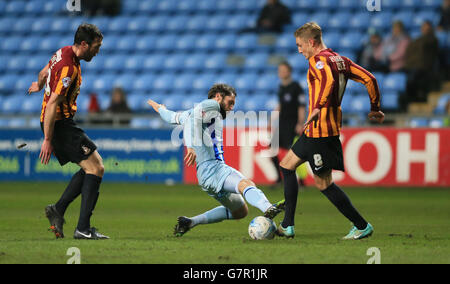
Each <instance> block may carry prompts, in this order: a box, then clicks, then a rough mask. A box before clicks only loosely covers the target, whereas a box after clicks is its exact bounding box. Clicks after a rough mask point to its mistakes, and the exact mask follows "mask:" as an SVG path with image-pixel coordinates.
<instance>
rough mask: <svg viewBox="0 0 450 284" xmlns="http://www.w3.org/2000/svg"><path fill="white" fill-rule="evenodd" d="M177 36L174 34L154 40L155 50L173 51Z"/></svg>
mask: <svg viewBox="0 0 450 284" xmlns="http://www.w3.org/2000/svg"><path fill="white" fill-rule="evenodd" d="M176 42H177V36H176V35H174V34H169V35H162V36H160V37H158V38H157V39H156V46H155V47H156V49H157V50H161V51H171V50H174V49H175V45H176Z"/></svg>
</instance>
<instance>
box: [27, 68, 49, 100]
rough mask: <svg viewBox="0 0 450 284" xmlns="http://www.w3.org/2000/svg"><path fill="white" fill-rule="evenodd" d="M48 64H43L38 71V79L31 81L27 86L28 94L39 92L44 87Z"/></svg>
mask: <svg viewBox="0 0 450 284" xmlns="http://www.w3.org/2000/svg"><path fill="white" fill-rule="evenodd" d="M48 68H49V65H48V64H47V65H45V67H44V68H42V70H41V71H40V72H39V76H38V80H37V81H35V82H32V83H31V86H30V88H28V94H31V93H35V92H39V91H40V90H42V88H43V87H44V84H45V81H46V80H47V77H48Z"/></svg>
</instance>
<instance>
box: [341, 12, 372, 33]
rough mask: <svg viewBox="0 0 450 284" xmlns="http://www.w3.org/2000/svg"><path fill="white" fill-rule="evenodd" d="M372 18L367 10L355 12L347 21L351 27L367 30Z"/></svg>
mask: <svg viewBox="0 0 450 284" xmlns="http://www.w3.org/2000/svg"><path fill="white" fill-rule="evenodd" d="M370 19H371V17H368V16H367V12H359V13H355V14H353V15H352V16H351V17H350V18H349V19H348V21H347V22H348V24H349V27H350V28H352V29H358V30H359V31H361V32H366V31H367V29H368V28H369V26H370Z"/></svg>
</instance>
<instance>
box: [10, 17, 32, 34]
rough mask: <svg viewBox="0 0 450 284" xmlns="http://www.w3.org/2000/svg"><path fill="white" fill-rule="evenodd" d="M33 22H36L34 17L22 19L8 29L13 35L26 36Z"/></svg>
mask: <svg viewBox="0 0 450 284" xmlns="http://www.w3.org/2000/svg"><path fill="white" fill-rule="evenodd" d="M34 21H36V18H34V17H23V18H21V19H20V21H15V22H14V23H13V25H12V26H10V27H9V29H10V31H11V32H12V33H13V34H15V35H18V34H28V33H30V27H31V26H32V24H33V23H34Z"/></svg>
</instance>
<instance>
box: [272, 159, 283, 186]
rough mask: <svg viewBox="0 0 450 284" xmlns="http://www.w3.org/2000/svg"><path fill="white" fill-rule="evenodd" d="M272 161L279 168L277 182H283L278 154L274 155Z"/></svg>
mask: <svg viewBox="0 0 450 284" xmlns="http://www.w3.org/2000/svg"><path fill="white" fill-rule="evenodd" d="M272 163H273V164H274V166H275V168H276V169H277V181H276V183H279V182H281V174H280V160H278V156H273V157H272Z"/></svg>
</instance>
